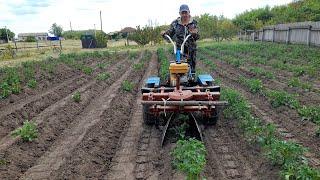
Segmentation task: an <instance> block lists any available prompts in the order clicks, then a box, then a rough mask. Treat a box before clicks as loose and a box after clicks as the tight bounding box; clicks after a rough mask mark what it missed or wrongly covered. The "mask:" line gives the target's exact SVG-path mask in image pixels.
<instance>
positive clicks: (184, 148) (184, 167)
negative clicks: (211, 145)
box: [171, 138, 206, 180]
mask: <svg viewBox="0 0 320 180" xmlns="http://www.w3.org/2000/svg"><path fill="white" fill-rule="evenodd" d="M171 155H172V156H173V166H174V167H176V168H177V169H179V170H180V171H182V172H184V173H186V174H187V179H188V180H195V179H199V176H200V173H201V172H202V171H203V169H204V166H205V164H206V149H205V146H204V144H203V143H202V142H201V141H198V140H196V139H193V138H190V139H189V140H179V141H178V142H177V146H176V147H175V148H174V150H173V151H172V152H171Z"/></svg>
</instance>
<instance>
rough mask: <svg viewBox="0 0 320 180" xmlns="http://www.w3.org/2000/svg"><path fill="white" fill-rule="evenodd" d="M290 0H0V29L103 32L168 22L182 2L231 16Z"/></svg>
mask: <svg viewBox="0 0 320 180" xmlns="http://www.w3.org/2000/svg"><path fill="white" fill-rule="evenodd" d="M291 1H292V0H157V1H155V0H131V1H130V0H126V1H125V0H41V1H40V0H0V28H3V27H5V26H6V27H7V28H9V29H10V30H12V31H13V32H14V33H15V34H16V35H17V34H18V33H28V32H48V30H49V29H50V27H51V25H52V24H53V23H57V24H58V25H61V26H62V27H63V29H64V30H70V22H71V25H72V29H73V30H85V29H93V28H94V26H96V28H97V29H100V18H99V11H102V22H103V25H102V28H103V30H104V31H105V32H112V31H118V30H121V29H122V28H124V27H128V26H130V27H136V26H137V25H142V26H143V25H146V24H148V22H150V21H152V22H154V23H155V24H159V25H162V24H169V23H171V22H172V21H173V20H174V19H175V18H177V17H178V15H179V14H178V10H179V6H180V5H181V4H188V5H189V8H190V11H191V15H200V14H203V13H210V14H213V15H224V16H226V17H228V18H233V17H235V16H236V15H237V14H239V13H241V12H243V11H245V10H250V9H252V8H258V7H264V6H266V5H269V6H271V7H272V6H275V5H283V4H287V3H289V2H291Z"/></svg>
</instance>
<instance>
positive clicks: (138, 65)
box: [133, 62, 144, 71]
mask: <svg viewBox="0 0 320 180" xmlns="http://www.w3.org/2000/svg"><path fill="white" fill-rule="evenodd" d="M143 67H144V63H143V62H140V63H137V64H134V65H133V69H134V70H136V71H140V70H142V69H143Z"/></svg>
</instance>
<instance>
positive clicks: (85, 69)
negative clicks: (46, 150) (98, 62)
mask: <svg viewBox="0 0 320 180" xmlns="http://www.w3.org/2000/svg"><path fill="white" fill-rule="evenodd" d="M81 70H82V72H83V73H85V74H87V75H91V74H92V73H93V69H92V67H89V66H83V67H82V69H81Z"/></svg>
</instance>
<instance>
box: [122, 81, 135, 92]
mask: <svg viewBox="0 0 320 180" xmlns="http://www.w3.org/2000/svg"><path fill="white" fill-rule="evenodd" d="M121 88H122V90H124V91H126V92H131V91H132V90H133V88H134V84H133V83H132V82H130V81H128V80H125V81H123V82H122V85H121Z"/></svg>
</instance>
